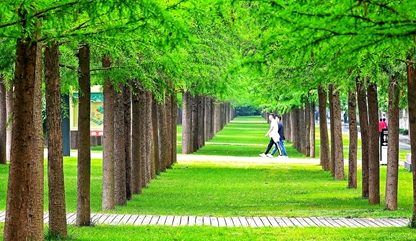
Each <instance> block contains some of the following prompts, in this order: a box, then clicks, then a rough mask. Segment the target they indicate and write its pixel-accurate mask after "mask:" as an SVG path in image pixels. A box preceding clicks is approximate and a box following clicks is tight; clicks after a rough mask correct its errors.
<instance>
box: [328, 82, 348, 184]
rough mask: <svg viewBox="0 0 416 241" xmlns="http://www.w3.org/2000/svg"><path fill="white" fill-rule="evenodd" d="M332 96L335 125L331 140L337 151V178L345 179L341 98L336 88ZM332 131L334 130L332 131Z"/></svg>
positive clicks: (335, 161) (335, 169)
mask: <svg viewBox="0 0 416 241" xmlns="http://www.w3.org/2000/svg"><path fill="white" fill-rule="evenodd" d="M332 93H333V96H332V101H333V106H334V107H333V113H334V117H333V118H331V122H333V123H334V125H333V129H331V130H333V132H334V139H333V140H331V142H334V147H335V149H334V150H333V152H335V155H334V158H335V159H334V165H335V167H334V171H335V175H334V176H335V179H336V180H344V178H345V174H344V148H343V144H342V121H341V101H340V99H339V91H338V90H334V91H333V92H332ZM331 132H332V131H331Z"/></svg>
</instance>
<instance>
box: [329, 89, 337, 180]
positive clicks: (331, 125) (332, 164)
mask: <svg viewBox="0 0 416 241" xmlns="http://www.w3.org/2000/svg"><path fill="white" fill-rule="evenodd" d="M328 92H329V94H328V97H329V115H330V119H329V121H330V122H329V129H330V132H331V159H330V161H329V169H330V170H331V173H332V175H333V176H335V148H336V147H335V141H334V139H335V136H334V133H335V130H334V129H335V127H334V119H335V116H334V115H335V114H334V100H333V98H334V85H332V84H331V85H329V90H328Z"/></svg>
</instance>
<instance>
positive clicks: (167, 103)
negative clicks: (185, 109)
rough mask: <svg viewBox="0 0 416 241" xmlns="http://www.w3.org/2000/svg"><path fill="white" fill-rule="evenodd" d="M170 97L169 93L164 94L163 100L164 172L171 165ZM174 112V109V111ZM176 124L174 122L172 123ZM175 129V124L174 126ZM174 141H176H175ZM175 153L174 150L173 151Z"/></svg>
mask: <svg viewBox="0 0 416 241" xmlns="http://www.w3.org/2000/svg"><path fill="white" fill-rule="evenodd" d="M172 104H173V103H172V96H171V95H170V94H169V93H166V98H165V111H166V120H165V121H166V146H165V148H166V160H163V165H164V169H165V170H166V167H167V166H170V164H171V163H172V151H173V150H172V146H173V142H172V138H173V137H172V135H173V132H172V127H173V125H172V116H173V109H172ZM174 111H175V112H176V109H175V110H174ZM174 122H175V123H176V121H174ZM174 126H175V128H176V124H175V125H174ZM175 141H176V139H175ZM175 152H176V150H175Z"/></svg>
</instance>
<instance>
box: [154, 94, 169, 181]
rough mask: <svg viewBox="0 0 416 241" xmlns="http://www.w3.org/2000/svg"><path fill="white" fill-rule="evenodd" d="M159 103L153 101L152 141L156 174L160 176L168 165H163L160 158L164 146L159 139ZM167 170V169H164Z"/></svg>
mask: <svg viewBox="0 0 416 241" xmlns="http://www.w3.org/2000/svg"><path fill="white" fill-rule="evenodd" d="M157 106H158V103H157V100H155V99H153V101H152V129H153V131H152V141H153V152H154V154H155V169H156V174H157V175H159V174H160V173H161V172H162V171H163V170H165V171H166V165H165V164H164V163H163V159H162V158H161V157H160V151H161V149H163V146H162V145H160V144H159V143H160V138H159V128H160V127H159V125H158V122H159V117H158V116H159V111H158V109H157ZM163 168H165V169H163Z"/></svg>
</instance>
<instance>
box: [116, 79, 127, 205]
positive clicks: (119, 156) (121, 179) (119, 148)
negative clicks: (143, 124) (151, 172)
mask: <svg viewBox="0 0 416 241" xmlns="http://www.w3.org/2000/svg"><path fill="white" fill-rule="evenodd" d="M118 89H119V90H118V91H115V93H114V130H115V131H114V201H115V204H116V205H126V204H127V200H126V150H125V142H124V141H125V139H124V135H125V133H124V98H123V92H122V89H123V86H122V85H121V84H119V85H118Z"/></svg>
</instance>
